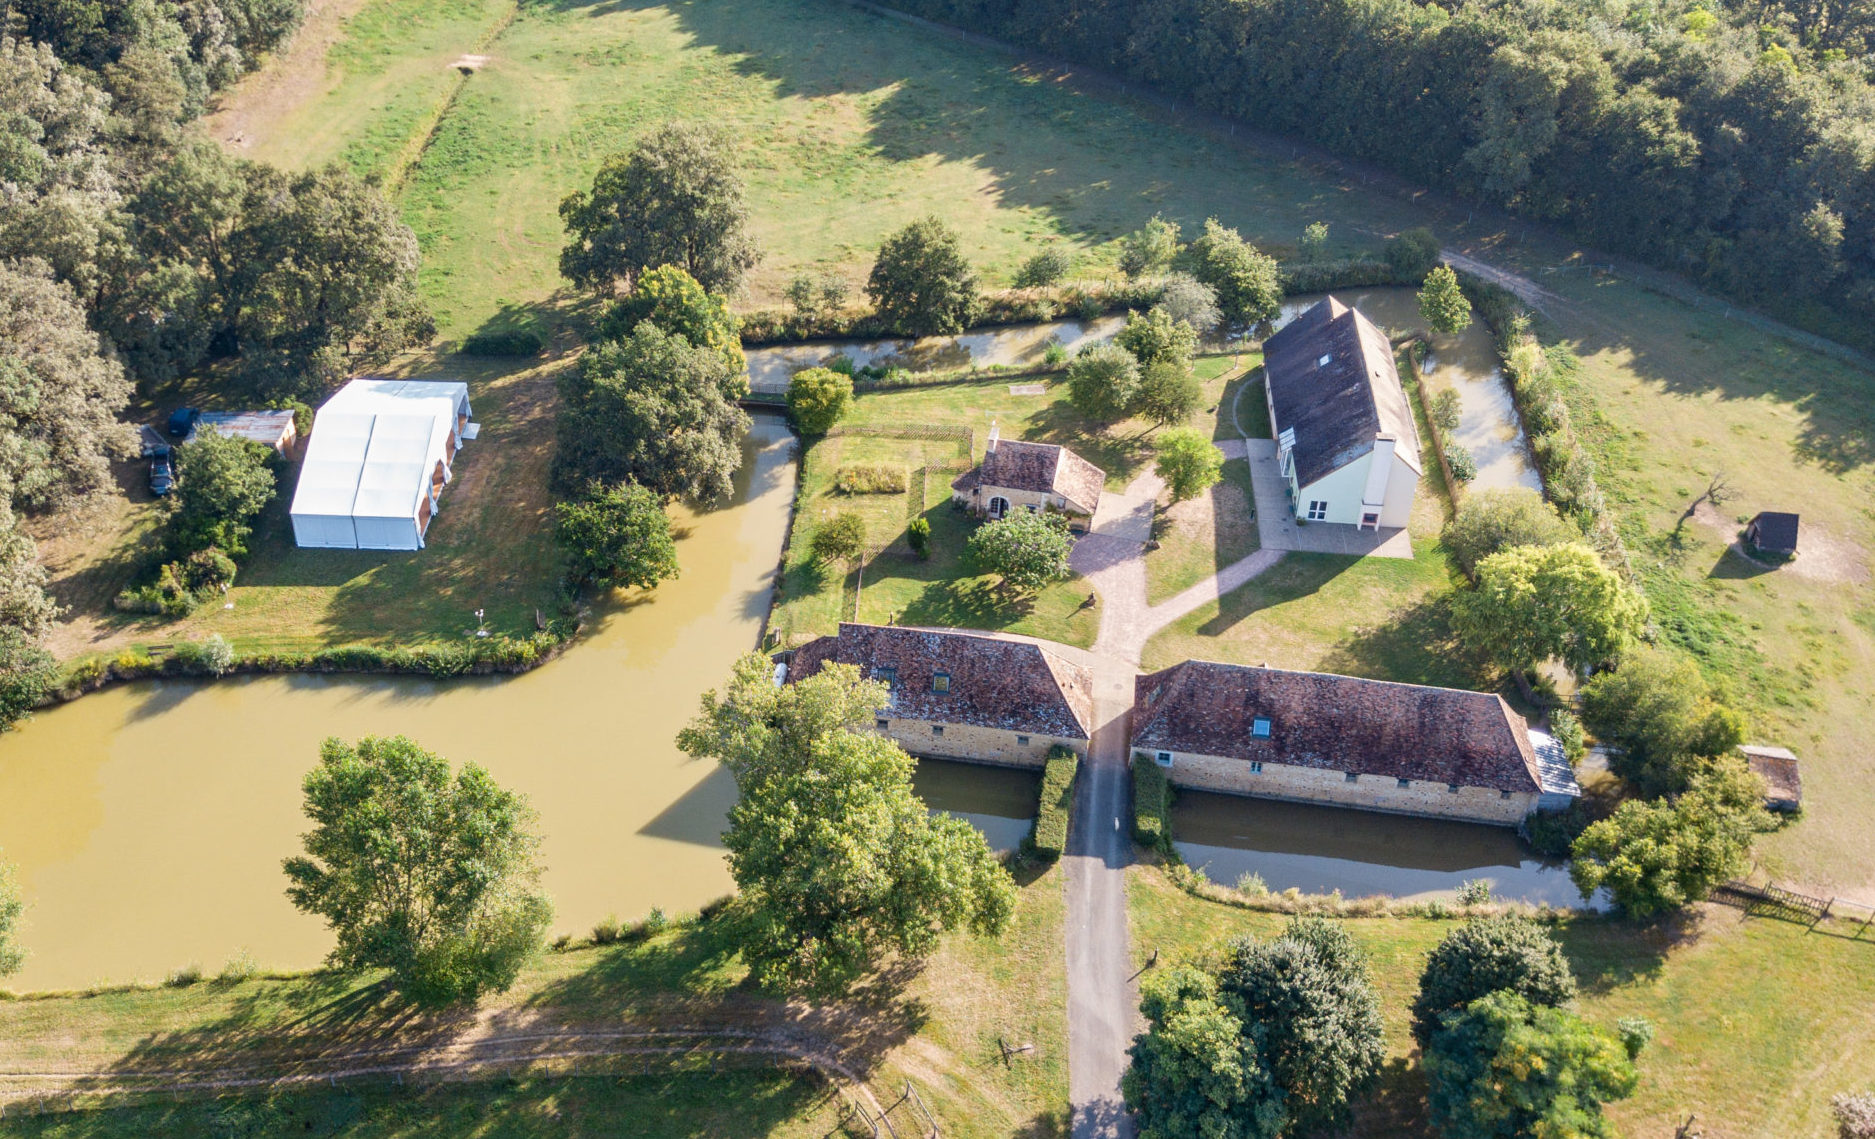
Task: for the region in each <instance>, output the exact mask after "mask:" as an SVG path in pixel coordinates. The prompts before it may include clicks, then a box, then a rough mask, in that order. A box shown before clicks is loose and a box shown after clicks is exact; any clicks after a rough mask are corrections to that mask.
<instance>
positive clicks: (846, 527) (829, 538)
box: [808, 510, 866, 562]
mask: <svg viewBox="0 0 1875 1139" xmlns="http://www.w3.org/2000/svg"><path fill="white" fill-rule="evenodd" d="M808 548H809V550H810V551H811V552H812V553H813V555H814V558H815V559H816V560H817V561H823V562H843V561H851V560H852V559H854V558H857V557H858V556H859V555H860V553H861V552H862V551H863V550H865V548H866V520H865V519H864V518H861V517H860V516H859V515H858V514H856V513H854V512H853V511H851V510H842V511H840V512H839V513H838V514H835V515H834V516H833V517H832V518H829V519H827V520H826V521H824V522H822V523H821V524H820V525H819V526H818V527H816V528H815V530H814V536H813V538H812V539H810V540H809V542H808Z"/></svg>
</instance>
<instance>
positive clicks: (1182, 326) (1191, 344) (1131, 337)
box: [1113, 305, 1198, 367]
mask: <svg viewBox="0 0 1875 1139" xmlns="http://www.w3.org/2000/svg"><path fill="white" fill-rule="evenodd" d="M1113 342H1114V343H1115V344H1118V345H1119V346H1120V347H1122V348H1124V349H1126V350H1127V351H1128V352H1131V353H1132V354H1133V359H1135V360H1138V361H1139V363H1140V366H1141V367H1148V366H1150V365H1153V364H1157V363H1159V362H1160V361H1162V360H1163V361H1166V362H1169V363H1173V364H1181V365H1184V366H1187V367H1189V366H1190V365H1191V358H1192V356H1193V354H1195V353H1196V352H1197V351H1198V332H1197V330H1196V329H1194V328H1192V326H1191V325H1189V324H1186V323H1185V322H1184V321H1182V320H1175V319H1173V317H1172V312H1171V310H1170V309H1167V308H1166V307H1164V306H1163V305H1155V306H1153V307H1152V308H1151V309H1149V310H1147V311H1146V312H1145V313H1143V314H1142V313H1137V312H1129V313H1127V314H1126V325H1125V327H1123V328H1121V329H1120V331H1119V333H1118V334H1117V335H1115V336H1114V338H1113Z"/></svg>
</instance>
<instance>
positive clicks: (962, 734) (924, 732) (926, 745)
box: [881, 717, 1087, 767]
mask: <svg viewBox="0 0 1875 1139" xmlns="http://www.w3.org/2000/svg"><path fill="white" fill-rule="evenodd" d="M881 719H882V720H883V721H884V723H885V727H884V728H883V729H881V730H883V731H884V733H885V734H886V735H887V736H890V737H891V738H892V739H894V740H897V741H898V745H899V746H900V747H902V748H904V749H905V750H906V751H908V752H910V753H912V754H913V755H921V756H926V757H928V758H930V759H966V760H969V761H971V762H972V763H994V764H1000V765H1002V766H1004V767H1042V766H1044V765H1046V764H1047V762H1048V749H1049V748H1051V747H1053V746H1055V745H1056V744H1065V745H1067V746H1068V747H1071V748H1073V749H1074V750H1075V752H1076V753H1078V754H1080V755H1081V756H1083V757H1085V756H1086V754H1087V741H1086V740H1077V739H1061V738H1059V737H1056V736H1043V735H1034V734H1030V733H1025V732H1012V731H1005V730H1003V729H1001V728H979V727H976V726H974V725H971V724H950V723H934V722H932V721H930V720H905V719H890V718H886V717H881ZM934 728H941V729H943V730H942V732H941V733H940V732H938V731H933V730H932V729H934ZM1024 740H1027V741H1028V742H1027V743H1024V742H1022V741H1024Z"/></svg>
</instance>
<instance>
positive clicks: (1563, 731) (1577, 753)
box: [1549, 708, 1589, 767]
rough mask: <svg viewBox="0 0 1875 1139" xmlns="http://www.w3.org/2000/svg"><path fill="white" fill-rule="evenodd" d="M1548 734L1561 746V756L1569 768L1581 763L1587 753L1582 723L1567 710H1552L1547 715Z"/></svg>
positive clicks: (1587, 747)
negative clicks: (1567, 762)
mask: <svg viewBox="0 0 1875 1139" xmlns="http://www.w3.org/2000/svg"><path fill="white" fill-rule="evenodd" d="M1549 734H1550V735H1552V736H1554V737H1555V738H1556V742H1557V743H1559V744H1561V745H1562V749H1563V755H1564V756H1565V757H1567V758H1568V760H1569V766H1571V767H1574V766H1575V765H1576V764H1578V763H1581V762H1582V757H1583V756H1585V755H1587V754H1588V753H1589V741H1588V736H1587V734H1586V733H1584V732H1583V730H1582V721H1581V720H1578V719H1576V716H1575V713H1574V712H1571V711H1570V710H1569V709H1567V708H1552V709H1550V714H1549Z"/></svg>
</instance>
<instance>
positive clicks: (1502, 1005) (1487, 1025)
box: [1421, 992, 1639, 1139]
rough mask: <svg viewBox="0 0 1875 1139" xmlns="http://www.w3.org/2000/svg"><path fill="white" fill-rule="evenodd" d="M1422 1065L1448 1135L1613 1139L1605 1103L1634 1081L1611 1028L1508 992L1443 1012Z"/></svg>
mask: <svg viewBox="0 0 1875 1139" xmlns="http://www.w3.org/2000/svg"><path fill="white" fill-rule="evenodd" d="M1421 1063H1422V1064H1423V1066H1424V1067H1425V1070H1426V1083H1427V1095H1426V1100H1427V1105H1428V1106H1429V1107H1430V1108H1431V1112H1432V1123H1433V1126H1434V1127H1436V1128H1438V1131H1439V1134H1440V1135H1442V1136H1444V1137H1445V1139H1503V1137H1506V1136H1522V1135H1540V1136H1544V1137H1545V1139H1614V1135H1615V1131H1614V1128H1613V1126H1612V1125H1611V1124H1610V1123H1609V1122H1608V1121H1607V1120H1606V1119H1604V1118H1603V1117H1602V1105H1603V1104H1605V1103H1608V1102H1610V1101H1613V1100H1618V1099H1625V1098H1627V1097H1628V1096H1629V1095H1632V1094H1633V1092H1634V1087H1635V1085H1636V1083H1638V1082H1639V1076H1638V1075H1637V1074H1636V1072H1635V1071H1634V1064H1633V1061H1632V1060H1631V1059H1630V1058H1629V1056H1628V1053H1627V1050H1626V1048H1625V1047H1623V1045H1622V1043H1621V1041H1620V1040H1618V1039H1616V1038H1615V1037H1614V1035H1613V1034H1611V1033H1609V1032H1606V1031H1604V1030H1602V1029H1600V1028H1596V1027H1595V1026H1594V1025H1591V1024H1589V1023H1588V1022H1587V1021H1584V1020H1583V1019H1582V1018H1580V1017H1578V1016H1576V1015H1575V1014H1574V1013H1570V1012H1566V1011H1564V1010H1562V1009H1559V1008H1550V1007H1546V1006H1543V1005H1534V1004H1531V1003H1530V1002H1529V1001H1528V1000H1525V999H1524V998H1523V997H1521V996H1519V995H1517V994H1516V993H1509V992H1499V993H1491V994H1489V995H1487V996H1483V997H1480V998H1478V999H1477V1000H1476V1001H1473V1002H1472V1003H1471V1004H1470V1005H1468V1006H1466V1007H1465V1009H1464V1011H1462V1012H1457V1013H1447V1014H1446V1016H1445V1018H1444V1020H1443V1022H1442V1024H1441V1026H1440V1028H1439V1029H1438V1030H1437V1031H1436V1032H1434V1033H1433V1035H1432V1039H1431V1041H1430V1042H1429V1043H1428V1044H1427V1045H1426V1050H1425V1057H1424V1059H1423V1060H1422V1061H1421Z"/></svg>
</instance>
